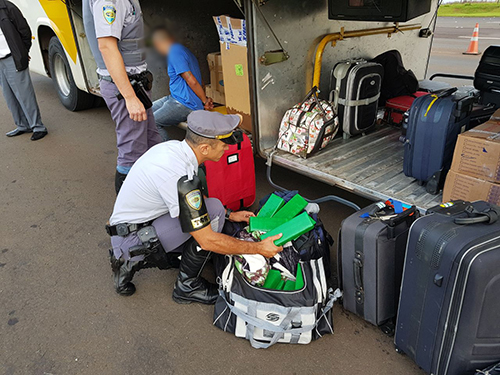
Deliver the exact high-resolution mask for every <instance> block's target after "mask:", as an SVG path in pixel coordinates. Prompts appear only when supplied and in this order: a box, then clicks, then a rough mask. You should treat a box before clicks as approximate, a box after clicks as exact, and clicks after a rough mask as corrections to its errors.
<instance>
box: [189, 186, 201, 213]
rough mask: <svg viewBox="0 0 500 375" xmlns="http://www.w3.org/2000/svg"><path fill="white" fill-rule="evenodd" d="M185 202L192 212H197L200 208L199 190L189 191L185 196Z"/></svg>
mask: <svg viewBox="0 0 500 375" xmlns="http://www.w3.org/2000/svg"><path fill="white" fill-rule="evenodd" d="M186 202H187V204H188V205H189V207H191V208H192V209H194V210H197V211H199V210H200V208H201V202H202V200H201V191H200V190H199V189H196V190H193V191H190V192H189V193H187V194H186Z"/></svg>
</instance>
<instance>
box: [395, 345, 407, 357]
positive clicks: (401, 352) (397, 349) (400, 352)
mask: <svg viewBox="0 0 500 375" xmlns="http://www.w3.org/2000/svg"><path fill="white" fill-rule="evenodd" d="M394 350H396V353H398V354H401V355H403V354H405V352H403V351H402V350H401V349H399V348H398V347H397V346H396V345H394Z"/></svg>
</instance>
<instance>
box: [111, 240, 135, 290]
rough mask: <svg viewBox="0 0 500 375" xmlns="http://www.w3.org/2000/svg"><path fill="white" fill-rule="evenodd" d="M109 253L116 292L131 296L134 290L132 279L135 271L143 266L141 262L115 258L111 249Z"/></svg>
mask: <svg viewBox="0 0 500 375" xmlns="http://www.w3.org/2000/svg"><path fill="white" fill-rule="evenodd" d="M109 254H110V262H111V269H112V270H113V278H114V282H115V290H116V293H118V294H119V295H121V296H131V295H132V294H134V293H135V290H136V289H135V285H134V284H133V283H132V279H133V277H134V275H135V273H136V272H137V271H139V270H140V269H142V268H143V267H142V265H143V262H142V261H139V262H132V261H130V260H124V259H121V258H120V259H116V258H115V256H114V254H113V251H112V250H110V251H109Z"/></svg>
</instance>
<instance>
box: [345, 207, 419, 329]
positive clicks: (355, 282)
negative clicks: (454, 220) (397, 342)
mask: <svg viewBox="0 0 500 375" xmlns="http://www.w3.org/2000/svg"><path fill="white" fill-rule="evenodd" d="M379 204H380V206H379ZM384 206H385V204H384V203H383V202H380V203H374V204H372V205H370V206H368V207H366V208H364V209H362V210H361V211H358V212H356V213H355V214H353V215H351V216H349V217H348V218H347V219H345V220H344V221H343V223H342V225H341V230H340V233H339V241H338V252H337V262H338V275H339V280H340V284H341V289H343V297H342V299H343V304H344V308H345V309H347V310H349V311H351V312H353V313H355V314H357V315H359V316H360V317H362V318H363V319H365V320H366V321H368V322H370V323H372V324H374V325H376V326H380V327H381V329H382V330H383V331H384V333H386V334H393V333H394V322H395V320H394V319H393V318H394V317H395V316H396V312H397V304H398V300H399V288H400V285H401V276H402V273H403V262H404V253H405V248H406V240H407V238H408V231H409V228H410V225H411V224H412V223H413V221H415V218H417V217H418V216H419V212H418V210H417V209H416V207H414V206H413V207H412V208H410V209H408V210H406V211H403V212H402V213H400V214H399V215H396V216H394V215H393V212H394V211H393V210H392V211H388V212H384V210H386V211H387V210H388V208H387V207H384ZM391 215H392V216H393V217H390V216H391ZM366 216H368V217H366ZM384 216H386V219H384Z"/></svg>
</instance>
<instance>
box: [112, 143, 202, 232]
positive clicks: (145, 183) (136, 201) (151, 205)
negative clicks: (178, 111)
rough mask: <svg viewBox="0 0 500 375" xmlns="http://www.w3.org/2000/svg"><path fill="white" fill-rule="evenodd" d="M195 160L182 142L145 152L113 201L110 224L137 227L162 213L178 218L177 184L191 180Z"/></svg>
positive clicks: (194, 171)
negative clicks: (181, 179) (181, 180)
mask: <svg viewBox="0 0 500 375" xmlns="http://www.w3.org/2000/svg"><path fill="white" fill-rule="evenodd" d="M197 172H198V161H197V159H196V156H195V154H194V152H193V150H192V149H191V147H189V145H188V144H187V143H186V141H182V142H179V141H168V142H163V143H160V144H158V145H156V146H154V147H152V148H151V149H149V150H148V151H147V152H146V153H145V154H144V155H143V156H141V157H140V158H139V160H137V161H136V162H135V164H134V165H133V167H132V169H131V170H130V172H129V174H128V175H127V178H126V179H125V182H124V184H123V186H122V188H121V190H120V193H119V194H118V197H117V199H116V203H115V207H114V210H113V214H112V215H111V218H110V220H109V222H110V224H111V225H116V224H122V223H128V224H140V223H145V222H148V221H151V220H154V219H156V218H158V217H160V216H162V215H164V214H166V213H169V214H170V216H171V217H172V218H176V217H178V216H179V198H178V189H177V183H178V181H179V179H180V178H181V177H183V176H187V178H188V179H192V178H193V176H194V175H195V174H196V173H197Z"/></svg>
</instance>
